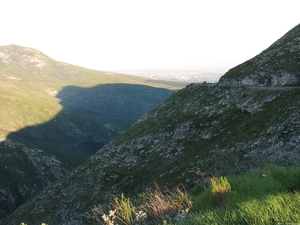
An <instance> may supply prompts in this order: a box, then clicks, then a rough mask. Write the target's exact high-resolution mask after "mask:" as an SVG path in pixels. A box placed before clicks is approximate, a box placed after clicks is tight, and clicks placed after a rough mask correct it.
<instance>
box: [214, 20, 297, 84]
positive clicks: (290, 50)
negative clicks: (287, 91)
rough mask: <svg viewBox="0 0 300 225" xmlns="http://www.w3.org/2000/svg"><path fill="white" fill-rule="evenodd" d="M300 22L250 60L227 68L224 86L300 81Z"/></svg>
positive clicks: (223, 80) (222, 78)
mask: <svg viewBox="0 0 300 225" xmlns="http://www.w3.org/2000/svg"><path fill="white" fill-rule="evenodd" d="M299 36H300V24H299V25H297V26H295V27H294V28H292V29H291V30H290V31H288V32H287V33H286V34H285V35H283V36H282V37H281V38H280V39H278V40H277V41H275V42H274V43H273V44H272V45H271V46H270V47H268V48H267V49H265V50H264V51H262V52H261V53H260V54H258V55H257V56H255V57H253V58H252V59H250V60H248V61H246V62H244V63H242V64H240V65H238V66H236V67H234V68H232V69H230V70H229V71H228V72H227V73H225V74H224V75H223V76H222V77H221V78H220V80H219V84H224V85H256V86H257V85H264V86H282V85H284V86H288V85H299V84H300V72H299V71H300V61H299V59H300V51H299V46H300V38H299Z"/></svg>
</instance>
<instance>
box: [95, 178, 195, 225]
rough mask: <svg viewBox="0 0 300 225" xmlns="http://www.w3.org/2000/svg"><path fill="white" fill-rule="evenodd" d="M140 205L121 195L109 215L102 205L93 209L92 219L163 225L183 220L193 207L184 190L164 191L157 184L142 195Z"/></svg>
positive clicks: (103, 221)
mask: <svg viewBox="0 0 300 225" xmlns="http://www.w3.org/2000/svg"><path fill="white" fill-rule="evenodd" d="M140 197H141V199H140V201H139V202H140V204H139V206H138V207H135V206H134V205H133V203H132V202H131V201H130V199H129V198H125V197H124V195H123V194H122V195H121V198H120V199H119V198H115V199H114V200H113V201H112V202H111V203H110V206H109V208H111V210H109V212H108V214H107V215H106V214H105V213H104V211H103V210H102V207H101V205H100V206H95V207H94V208H93V209H92V215H90V217H91V218H92V219H94V220H95V221H97V222H99V223H101V224H103V223H104V224H106V225H114V224H117V223H118V222H120V223H122V224H126V225H127V224H129V225H131V224H136V223H138V224H140V223H143V222H144V221H145V220H148V221H151V222H155V223H163V221H167V220H181V219H183V218H185V217H186V216H187V213H188V210H189V209H190V208H191V207H192V201H191V200H190V199H189V197H188V195H187V193H186V192H185V190H184V189H180V188H175V189H174V190H169V189H167V188H165V189H164V190H163V191H162V190H161V188H160V187H159V186H158V185H157V184H155V188H154V189H149V190H148V191H147V192H145V193H143V194H141V195H140Z"/></svg>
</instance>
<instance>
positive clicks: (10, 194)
mask: <svg viewBox="0 0 300 225" xmlns="http://www.w3.org/2000/svg"><path fill="white" fill-rule="evenodd" d="M0 87H1V88H0V110H1V114H0V174H1V175H0V193H1V194H0V218H3V217H5V216H7V215H9V214H10V213H11V212H12V211H13V210H14V209H16V208H17V207H18V206H19V205H21V204H22V203H24V202H25V201H26V200H27V199H29V198H31V197H32V196H34V195H35V194H37V193H38V192H40V191H41V190H43V189H44V188H45V187H46V186H48V185H49V184H51V183H52V182H53V181H55V180H56V179H57V178H60V177H62V176H64V175H65V174H67V173H68V172H69V171H71V170H72V169H74V168H75V167H76V166H78V165H79V164H81V163H83V162H84V161H85V160H86V159H87V158H88V157H89V156H90V155H92V154H93V153H94V152H96V151H97V150H98V149H99V148H101V147H102V146H104V145H105V144H106V143H108V142H109V141H110V140H112V139H113V138H114V137H115V136H117V135H119V134H120V133H122V132H124V131H125V130H127V129H128V128H129V127H130V126H131V125H132V124H133V123H134V121H136V120H137V119H138V118H140V117H141V116H142V115H143V114H144V113H145V112H147V111H148V110H149V109H151V108H153V107H154V106H155V105H156V104H158V103H159V102H161V101H162V100H163V99H165V98H166V97H168V96H169V95H170V94H171V93H173V92H174V91H172V90H170V89H171V87H172V86H168V84H166V83H164V84H162V83H159V82H157V81H156V82H155V83H151V81H148V80H146V79H145V78H141V77H135V76H129V75H122V74H115V73H107V72H99V71H94V70H89V69H85V68H81V67H78V66H73V65H69V64H66V63H62V62H58V61H55V60H53V59H51V58H49V57H48V56H46V55H44V54H43V53H41V52H39V51H37V50H34V49H31V48H24V47H21V46H17V45H10V46H2V47H0ZM121 103H122V104H121Z"/></svg>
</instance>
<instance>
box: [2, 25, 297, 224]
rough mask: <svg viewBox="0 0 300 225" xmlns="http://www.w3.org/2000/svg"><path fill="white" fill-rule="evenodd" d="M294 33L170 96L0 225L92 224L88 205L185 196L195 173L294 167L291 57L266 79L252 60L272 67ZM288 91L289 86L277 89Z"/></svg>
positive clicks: (294, 43) (265, 71) (266, 70)
mask: <svg viewBox="0 0 300 225" xmlns="http://www.w3.org/2000/svg"><path fill="white" fill-rule="evenodd" d="M299 26H300V25H298V26H297V27H296V28H295V29H292V30H291V31H290V32H288V33H287V34H288V35H287V36H286V35H285V36H284V38H283V39H281V41H282V40H286V37H289V35H291V37H293V38H292V39H291V40H292V43H291V44H288V43H289V42H287V41H283V42H282V45H281V44H280V45H279V44H278V43H281V41H278V42H276V43H275V44H274V45H272V46H271V47H270V48H268V49H266V50H265V51H264V52H263V54H262V55H258V56H257V57H254V58H253V59H251V60H249V61H247V62H245V64H242V65H239V66H237V67H236V68H233V69H232V70H229V71H228V73H227V74H225V75H224V76H223V77H221V79H220V81H219V83H218V84H207V83H202V84H190V85H187V86H186V87H185V88H183V89H181V90H179V91H177V92H175V93H173V94H172V95H171V96H170V97H168V98H167V99H165V100H164V101H162V102H161V103H160V104H158V105H156V106H155V107H153V108H152V109H151V110H149V111H148V112H147V113H146V114H144V115H143V116H142V117H141V118H140V119H139V120H138V121H136V122H135V123H134V124H133V125H132V126H131V127H130V129H128V130H127V131H126V132H123V133H122V134H120V135H118V136H117V137H115V138H114V139H113V140H112V141H110V142H109V143H108V144H106V145H104V146H103V147H102V148H101V149H99V150H98V151H97V152H96V153H95V154H93V155H92V156H91V157H90V158H89V159H88V160H86V161H85V162H84V163H83V164H81V165H80V166H79V167H77V168H76V169H74V170H72V171H71V172H70V174H69V175H68V176H64V177H62V178H61V179H58V180H57V181H56V182H55V183H53V184H52V185H50V186H48V187H47V188H45V189H44V190H43V191H42V192H41V193H40V194H39V195H38V196H36V197H34V198H32V199H31V200H30V201H27V202H26V203H25V204H23V205H22V206H20V207H19V208H17V209H16V210H15V211H14V213H13V214H12V215H10V216H9V217H7V218H5V219H2V220H1V221H0V224H1V225H2V224H5V225H7V224H8V225H10V224H11V225H12V224H16V223H18V222H20V221H26V222H28V223H32V224H35V223H42V222H46V223H49V224H62V225H67V224H68V225H72V224H74V225H75V224H95V223H94V222H93V221H92V220H91V218H89V216H88V215H87V214H86V212H89V211H90V210H91V209H92V207H93V206H94V205H97V204H108V202H109V201H110V200H111V199H112V198H114V197H115V196H120V195H121V194H122V193H124V194H125V196H130V197H134V196H136V195H137V194H139V193H143V192H144V191H146V190H147V188H149V187H151V186H152V185H153V184H154V183H157V184H158V185H161V186H167V187H176V186H178V184H182V185H184V186H185V187H186V188H187V189H188V190H193V188H197V187H199V186H200V185H202V184H203V183H202V182H203V179H205V177H203V176H200V175H199V174H205V175H211V176H224V175H227V174H241V173H248V172H253V171H255V170H256V169H257V168H259V167H260V165H262V164H263V163H264V162H271V163H274V164H276V165H279V166H282V167H288V166H292V165H299V164H300V139H299V133H300V122H299V119H298V118H299V116H300V103H299V97H300V88H299V87H298V83H293V82H290V83H285V81H289V79H290V78H293V77H295V78H297V76H298V75H297V73H298V69H297V68H298V61H297V59H299V58H297V57H296V58H295V57H294V56H297V55H298V54H299V51H297V52H295V54H292V57H287V58H284V60H283V62H282V63H281V65H283V64H284V62H286V63H289V65H294V67H293V68H292V69H295V71H296V72H295V73H291V72H290V71H293V70H290V71H285V72H284V74H283V75H282V74H281V73H280V75H278V76H277V75H276V74H275V75H274V73H273V72H274V70H273V69H274V68H273V66H274V65H275V64H271V63H266V64H264V63H263V64H261V63H262V61H261V59H260V57H262V56H263V57H266V60H267V61H268V60H271V61H274V60H275V61H276V59H278V60H279V59H280V57H281V55H280V54H278V53H280V51H282V52H283V53H285V48H288V49H290V47H291V46H296V47H298V46H299V40H298V39H297V37H298V36H297V37H296V38H294V37H295V35H296V34H298V31H299ZM274 46H275V47H276V48H275V51H273V47H274ZM277 47H278V48H277ZM292 48H294V47H292ZM274 52H275V53H276V54H274ZM283 56H289V55H288V54H283ZM274 57H275V58H274ZM257 59H259V60H258V61H256V60H257ZM278 62H281V61H280V60H279V61H278ZM293 62H296V64H293ZM257 65H262V66H263V67H258V66H257ZM245 68H247V69H249V71H250V72H249V71H248V70H246V69H245ZM244 69H245V70H244ZM284 69H285V67H282V71H284ZM251 70H252V72H253V74H254V75H253V74H252V72H251ZM269 70H270V71H271V72H270V71H269ZM257 71H258V72H257ZM256 72H257V73H258V74H256ZM286 73H287V74H289V75H286ZM281 75H282V76H281ZM291 80H293V79H291ZM269 81H270V82H269ZM275 81H276V82H277V81H278V82H277V83H276V82H275ZM260 84H261V85H263V86H264V87H261V86H260ZM288 84H289V85H292V84H294V85H296V86H289V87H280V86H285V85H288ZM269 86H273V87H269ZM278 86H279V87H278Z"/></svg>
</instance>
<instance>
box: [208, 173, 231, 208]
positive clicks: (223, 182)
mask: <svg viewBox="0 0 300 225" xmlns="http://www.w3.org/2000/svg"><path fill="white" fill-rule="evenodd" d="M210 182H211V185H210V191H211V194H212V197H213V199H212V200H213V205H214V206H221V205H223V204H224V203H225V202H226V195H227V193H229V192H230V191H231V186H230V183H229V182H228V180H227V178H226V177H220V178H211V180H210Z"/></svg>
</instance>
